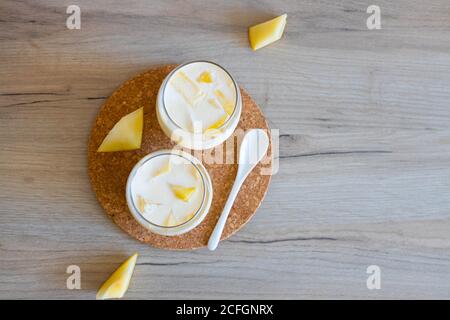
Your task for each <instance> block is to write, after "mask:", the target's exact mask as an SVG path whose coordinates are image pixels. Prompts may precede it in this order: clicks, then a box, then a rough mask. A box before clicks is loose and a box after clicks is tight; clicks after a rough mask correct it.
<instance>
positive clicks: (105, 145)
mask: <svg viewBox="0 0 450 320" xmlns="http://www.w3.org/2000/svg"><path fill="white" fill-rule="evenodd" d="M143 127H144V108H139V109H137V110H136V111H133V112H131V113H129V114H127V115H126V116H124V117H122V118H121V119H120V120H119V121H118V122H117V123H116V124H115V125H114V127H113V128H112V129H111V131H109V133H108V135H107V136H106V137H105V139H104V140H103V142H102V144H101V145H100V147H98V149H97V152H113V151H125V150H135V149H139V148H140V147H141V142H142V129H143Z"/></svg>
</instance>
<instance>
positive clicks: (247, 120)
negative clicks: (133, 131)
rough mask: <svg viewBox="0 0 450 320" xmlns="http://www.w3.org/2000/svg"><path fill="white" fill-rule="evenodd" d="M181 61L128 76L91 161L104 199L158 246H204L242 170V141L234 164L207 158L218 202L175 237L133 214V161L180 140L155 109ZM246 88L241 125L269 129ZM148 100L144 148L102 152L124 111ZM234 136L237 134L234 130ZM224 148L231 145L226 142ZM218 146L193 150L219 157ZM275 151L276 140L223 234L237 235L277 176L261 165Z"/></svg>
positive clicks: (99, 122) (107, 109)
mask: <svg viewBox="0 0 450 320" xmlns="http://www.w3.org/2000/svg"><path fill="white" fill-rule="evenodd" d="M175 67H176V65H166V66H162V67H158V68H154V69H151V70H148V71H146V72H144V73H141V74H139V75H137V76H136V77H134V78H132V79H130V80H128V81H127V82H125V83H124V84H123V85H122V86H121V87H120V88H118V89H117V90H116V91H114V93H113V94H112V95H111V96H110V98H109V99H108V100H107V101H106V102H105V104H104V105H103V107H102V108H101V109H100V111H99V113H98V115H97V119H96V120H95V123H94V126H93V128H92V132H91V136H90V139H89V147H88V167H89V176H90V180H91V184H92V188H93V190H94V192H95V194H96V196H97V199H98V201H99V202H100V204H101V206H102V207H103V208H104V210H105V211H106V213H107V214H108V215H109V216H110V217H111V218H112V219H113V221H114V222H115V223H116V224H117V225H118V226H119V227H120V228H122V229H123V230H124V231H126V232H127V233H128V234H130V235H131V236H132V237H134V238H136V239H138V240H139V241H142V242H145V243H148V244H150V245H152V246H155V247H158V248H164V249H175V250H188V249H196V248H200V247H204V246H206V245H207V243H208V238H209V236H210V234H211V232H212V230H213V229H214V226H215V224H216V221H217V219H218V218H219V215H220V213H221V212H222V209H223V207H224V205H225V202H226V200H227V197H228V194H229V192H230V190H231V187H232V185H233V182H234V179H235V176H236V172H237V164H236V163H237V161H236V159H237V147H236V146H235V147H234V149H235V150H234V155H233V156H234V160H235V161H232V163H233V164H217V163H213V164H208V163H210V162H211V161H202V162H203V164H204V166H205V168H206V170H208V172H209V174H210V176H211V180H212V184H213V190H214V196H213V200H212V205H211V209H210V211H209V213H208V215H207V216H206V218H205V219H204V220H203V222H202V223H201V224H200V225H198V226H197V227H196V228H194V229H193V230H191V231H189V232H187V233H185V234H182V235H179V236H172V237H169V236H161V235H158V234H155V233H152V232H150V231H148V230H146V229H145V228H144V227H142V226H141V225H140V224H138V222H137V221H136V220H135V219H134V218H133V216H132V215H131V213H130V212H129V210H128V206H127V203H126V200H125V185H126V182H127V178H128V175H129V173H130V171H131V169H132V168H133V166H134V165H135V164H136V163H137V162H138V161H139V160H140V159H141V158H143V157H144V156H145V155H147V154H149V153H151V152H154V151H157V150H160V149H170V148H173V147H174V146H175V144H174V143H173V142H172V141H171V140H170V139H169V138H168V137H167V136H166V135H165V134H164V133H163V132H162V130H161V128H160V126H159V124H158V120H157V118H156V109H155V103H156V96H157V94H158V90H159V87H160V85H161V83H162V81H163V79H164V78H165V77H166V75H167V74H168V73H169V72H170V71H171V70H172V69H173V68H175ZM241 94H242V102H243V108H242V115H241V119H240V122H239V124H238V128H237V130H248V129H252V128H261V129H265V130H269V126H268V124H267V122H266V119H265V118H264V116H263V114H262V113H261V110H260V109H259V107H258V105H257V104H256V103H255V101H253V99H252V98H251V97H250V96H249V95H248V93H247V92H246V91H245V90H243V89H241ZM142 106H144V131H143V136H142V146H141V149H139V150H134V151H123V152H107V153H100V152H99V153H98V152H96V151H97V148H98V147H99V145H100V144H101V142H102V141H103V139H104V138H105V136H106V135H107V134H108V132H109V130H111V128H112V127H113V126H114V124H115V123H116V122H117V121H118V120H119V119H120V118H121V117H123V116H124V115H126V114H128V113H130V112H132V111H134V110H136V109H137V108H140V107H142ZM269 137H270V134H269ZM229 139H236V138H233V136H231V137H230V138H229ZM221 148H222V149H223V151H225V144H223V145H222V146H221ZM185 151H186V150H185ZM215 151H217V150H215V149H210V150H204V151H200V152H199V151H195V152H194V151H192V154H193V155H194V156H197V157H198V158H199V159H205V158H204V157H205V156H206V157H210V158H211V157H214V156H215ZM200 154H201V157H200ZM223 154H225V152H223ZM271 154H272V140H270V145H269V151H268V155H267V156H266V158H265V159H263V161H262V163H259V164H258V165H257V166H256V168H255V169H254V170H253V171H252V172H251V173H250V175H249V176H248V177H247V179H246V180H245V182H244V184H243V186H242V188H241V190H240V192H239V195H238V197H237V199H236V202H235V203H234V205H233V208H232V210H231V212H230V215H229V217H228V220H227V224H226V226H225V229H224V232H223V234H222V240H223V239H226V238H228V237H229V236H231V235H232V234H233V233H235V232H236V231H238V230H239V229H240V228H241V227H242V226H243V225H244V224H245V223H247V222H248V221H249V220H250V218H251V217H252V216H253V215H254V214H255V212H256V210H257V208H258V207H259V205H260V204H261V202H262V200H263V199H264V196H265V194H266V192H267V189H268V187H269V183H270V179H271V176H270V175H267V174H266V175H265V174H261V172H262V171H261V169H264V170H270V169H271V166H272V157H271ZM224 157H225V156H224ZM205 162H208V163H205ZM228 163H230V161H228Z"/></svg>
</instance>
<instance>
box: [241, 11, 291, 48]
mask: <svg viewBox="0 0 450 320" xmlns="http://www.w3.org/2000/svg"><path fill="white" fill-rule="evenodd" d="M286 18H287V14H283V15H281V16H279V17H276V18H274V19H272V20H269V21H266V22H263V23H260V24H257V25H255V26H253V27H250V28H249V30H248V38H249V40H250V46H251V47H252V49H253V50H258V49H260V48H262V47H265V46H267V45H269V44H271V43H273V42H275V41H277V40H279V39H280V38H281V36H282V35H283V32H284V27H285V26H286Z"/></svg>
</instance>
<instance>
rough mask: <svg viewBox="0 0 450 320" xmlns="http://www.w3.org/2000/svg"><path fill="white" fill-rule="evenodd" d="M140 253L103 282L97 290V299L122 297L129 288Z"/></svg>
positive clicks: (130, 258) (134, 255)
mask: <svg viewBox="0 0 450 320" xmlns="http://www.w3.org/2000/svg"><path fill="white" fill-rule="evenodd" d="M137 257H138V254H137V253H135V254H133V255H132V256H131V257H129V258H128V259H127V260H126V261H125V262H124V263H122V265H121V266H120V267H119V268H117V270H116V271H114V273H113V274H112V275H111V276H110V277H109V278H108V280H106V281H105V283H103V285H102V286H101V287H100V289H99V290H98V292H97V296H96V299H97V300H104V299H118V298H122V297H123V296H124V294H125V292H126V291H127V290H128V286H129V284H130V279H131V276H132V275H133V271H134V266H135V265H136V260H137Z"/></svg>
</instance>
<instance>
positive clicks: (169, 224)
mask: <svg viewBox="0 0 450 320" xmlns="http://www.w3.org/2000/svg"><path fill="white" fill-rule="evenodd" d="M177 224H178V222H177V219H176V218H175V216H174V214H173V212H171V213H170V214H169V216H168V217H167V219H166V221H165V223H164V225H165V226H166V227H173V226H176V225H177Z"/></svg>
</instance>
